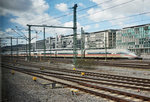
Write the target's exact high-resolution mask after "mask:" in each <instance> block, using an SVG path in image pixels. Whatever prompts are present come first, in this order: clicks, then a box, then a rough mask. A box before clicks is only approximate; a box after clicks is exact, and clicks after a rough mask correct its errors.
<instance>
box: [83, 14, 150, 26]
mask: <svg viewBox="0 0 150 102" xmlns="http://www.w3.org/2000/svg"><path fill="white" fill-rule="evenodd" d="M149 13H150V12H143V13H139V14H135V15H130V16H125V17H119V18H113V19H108V20H103V21H100V22H94V23H87V24H83V25H84V26H85V25H92V24H96V23H101V22H106V21H113V20H118V19H124V18H125V19H126V18H129V17H135V16H139V15H145V14H149Z"/></svg>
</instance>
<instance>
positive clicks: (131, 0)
mask: <svg viewBox="0 0 150 102" xmlns="http://www.w3.org/2000/svg"><path fill="white" fill-rule="evenodd" d="M133 1H135V0H130V1H127V2H123V3H120V4H117V5H114V6H111V7H108V8H105V9H102V10H99V11H96V12H94V13H92V14H96V13H99V12H103V11H106V10H109V9H113V8H116V7H119V6H122V5H125V4H128V3H130V2H133ZM88 15H89V14H85V15H83V16H81V17H79V18H78V19H80V18H83V17H86V16H88Z"/></svg>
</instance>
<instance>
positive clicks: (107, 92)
mask: <svg viewBox="0 0 150 102" xmlns="http://www.w3.org/2000/svg"><path fill="white" fill-rule="evenodd" d="M5 67H7V68H11V67H12V66H8V65H7V66H6V65H5ZM13 69H14V70H17V71H20V72H24V73H27V74H30V75H33V74H34V75H33V76H37V77H40V78H45V77H43V76H48V77H54V78H58V79H59V80H60V79H61V80H63V81H64V82H65V81H66V80H67V81H69V82H71V83H76V84H75V85H70V84H66V83H65V85H67V86H69V87H74V88H77V89H79V90H81V91H84V92H88V93H91V94H94V95H97V96H101V97H104V98H108V99H111V100H114V101H117V102H131V101H133V102H143V101H145V102H149V101H150V97H146V96H142V95H137V94H133V93H129V92H124V91H119V90H115V89H111V88H107V87H104V86H103V87H102V86H98V84H107V85H110V84H109V83H106V82H102V81H100V79H99V78H91V77H87V76H77V75H76V76H75V75H71V74H62V73H60V71H59V73H58V72H57V73H56V72H49V71H39V70H31V69H30V70H29V69H24V68H22V69H21V68H19V69H18V67H15V68H13ZM31 73H32V74H31ZM41 75H42V76H41ZM48 77H46V79H48ZM53 81H56V82H57V83H59V82H58V81H57V80H53ZM63 81H61V84H64V83H63ZM109 81H110V80H109ZM132 84H133V83H132ZM137 84H138V83H137ZM144 84H145V85H146V83H144ZM144 84H143V85H144ZM79 85H80V87H79ZM111 85H112V86H113V85H114V86H117V84H114V83H113V84H112V83H111ZM147 85H148V83H147ZM128 86H129V87H127V85H126V86H121V85H119V87H127V88H132V87H131V86H130V85H128ZM142 87H143V86H141V87H137V89H140V88H142ZM147 87H149V88H150V86H149V85H148V86H147ZM149 88H145V89H144V88H143V89H142V90H145V91H149ZM133 89H136V88H133Z"/></svg>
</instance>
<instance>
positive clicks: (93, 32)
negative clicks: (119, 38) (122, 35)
mask: <svg viewBox="0 0 150 102" xmlns="http://www.w3.org/2000/svg"><path fill="white" fill-rule="evenodd" d="M117 30H119V29H107V30H102V31H96V32H91V34H93V33H100V32H108V31H117Z"/></svg>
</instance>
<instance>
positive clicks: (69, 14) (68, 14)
mask: <svg viewBox="0 0 150 102" xmlns="http://www.w3.org/2000/svg"><path fill="white" fill-rule="evenodd" d="M110 1H113V0H107V1H105V2H102V3H99V4H95V5H92V6H89V7H86V8H84V9H80V10H77V12H81V11H84V10H87V9H90V8H92V7H96V6H98V5H101V4H104V3H107V2H110ZM71 15H73V13H72V12H69V13H67V14H64V15H61V16H57V17H54V18H51V19H58V18H62V17H65V16H71ZM48 20H50V19H49V18H48V19H46V20H44V21H43V22H46V21H48ZM40 23H42V22H40Z"/></svg>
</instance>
